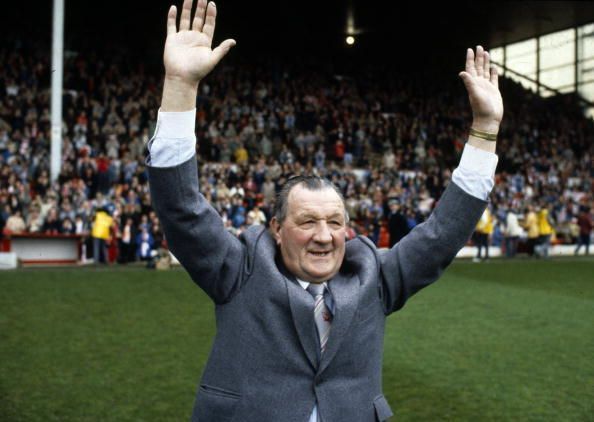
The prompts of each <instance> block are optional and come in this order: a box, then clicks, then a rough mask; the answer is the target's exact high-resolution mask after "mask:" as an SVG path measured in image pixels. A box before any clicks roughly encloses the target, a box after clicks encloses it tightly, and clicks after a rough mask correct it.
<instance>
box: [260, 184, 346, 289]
mask: <svg viewBox="0 0 594 422" xmlns="http://www.w3.org/2000/svg"><path fill="white" fill-rule="evenodd" d="M287 205H288V207H287V208H288V209H287V216H286V218H285V221H283V223H282V224H279V223H278V221H277V220H276V218H273V219H272V221H271V224H272V230H273V233H274V237H275V240H276V243H277V244H278V245H279V246H280V250H281V255H282V257H283V262H284V264H285V265H286V267H287V268H288V269H289V271H291V273H292V274H293V275H294V276H296V277H297V278H299V279H301V280H303V281H309V282H313V283H322V282H324V281H327V280H329V279H331V278H332V277H333V276H334V275H335V274H336V273H337V272H338V269H339V268H340V266H341V265H342V260H343V258H344V244H345V235H346V232H345V229H346V222H345V212H344V205H343V203H342V200H341V199H340V197H339V196H338V194H337V193H336V192H335V191H334V190H333V189H331V188H327V189H322V190H317V191H312V190H308V189H306V188H304V187H303V186H302V185H297V186H295V187H294V188H293V189H292V190H291V191H290V192H289V198H288V204H287Z"/></svg>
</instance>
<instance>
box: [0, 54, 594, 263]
mask: <svg viewBox="0 0 594 422" xmlns="http://www.w3.org/2000/svg"><path fill="white" fill-rule="evenodd" d="M0 63H2V65H1V67H0V93H1V95H0V231H1V233H2V236H3V237H4V238H10V236H11V235H13V234H19V233H45V234H49V235H52V234H53V235H55V234H76V235H80V236H82V237H83V239H85V243H84V245H85V247H84V252H83V254H84V256H85V258H89V259H90V258H92V257H93V249H94V248H93V242H92V236H91V234H92V227H93V224H94V222H95V220H96V218H97V215H99V213H100V212H101V211H102V212H103V214H105V213H107V214H109V216H110V217H112V218H113V224H112V226H111V233H110V236H108V237H109V240H108V241H107V246H108V250H107V253H106V255H107V256H106V259H105V260H106V261H108V262H114V261H118V262H121V263H128V262H132V261H137V260H145V261H147V263H148V265H153V257H154V256H155V255H157V254H158V252H157V251H158V250H160V249H162V248H166V240H165V239H164V238H163V234H162V232H161V230H160V227H159V222H158V220H157V218H156V216H155V213H154V212H153V211H152V208H151V202H150V194H149V190H148V184H147V179H146V172H145V164H144V146H145V144H146V142H147V141H148V140H149V138H150V136H151V134H152V133H153V131H154V129H155V125H156V112H157V109H158V107H159V101H160V92H161V87H160V75H159V74H152V73H151V72H150V71H149V70H147V69H146V68H145V67H144V66H143V65H142V64H139V63H133V62H132V61H131V60H129V58H127V56H126V54H125V52H122V53H118V54H113V55H109V56H107V55H101V56H98V55H95V54H93V53H87V52H81V53H79V54H75V55H71V56H69V57H68V59H67V61H66V64H65V78H64V85H65V87H66V91H65V92H64V123H65V126H64V143H63V150H62V159H63V162H62V172H61V175H60V178H59V180H58V181H57V182H56V183H54V184H52V183H50V179H49V157H48V154H49V139H50V124H49V79H50V72H51V69H50V65H49V55H48V54H47V52H46V51H44V50H42V49H40V48H39V47H37V46H35V45H28V44H24V43H19V44H18V45H16V46H15V45H12V46H10V47H3V48H2V49H0ZM328 68H329V67H324V66H320V69H328ZM501 84H502V91H503V94H504V95H503V96H504V101H505V107H506V113H505V119H504V122H503V127H502V130H501V132H500V137H499V138H500V140H499V145H498V153H499V157H500V159H499V166H498V171H497V176H496V178H497V180H496V186H495V189H494V191H493V193H492V195H491V201H492V202H491V205H490V208H491V212H492V214H493V216H494V217H495V223H494V226H495V227H494V231H493V235H492V243H493V244H494V245H498V246H503V245H504V244H505V242H503V239H504V237H506V236H510V235H509V233H508V231H507V228H506V220H507V215H508V213H509V212H510V211H512V212H514V214H517V215H518V217H519V225H520V226H523V229H524V230H521V232H520V233H521V234H520V235H519V236H518V237H519V238H520V245H519V248H518V251H519V252H531V250H529V248H528V247H527V245H528V242H525V241H524V239H525V238H526V232H525V230H527V227H526V226H525V222H526V218H525V217H526V214H527V209H528V207H532V208H534V209H536V210H539V209H544V208H546V209H548V210H550V217H551V222H552V224H553V228H554V238H553V242H556V243H566V244H573V243H576V241H577V239H578V237H579V236H580V226H578V217H579V215H580V213H581V214H582V215H587V216H590V217H589V218H590V221H591V212H592V209H593V207H592V205H593V197H592V192H593V186H592V181H593V173H592V157H593V152H594V142H593V139H594V123H593V121H592V120H590V119H587V118H585V117H584V115H583V112H582V109H581V108H580V105H579V101H578V100H577V98H576V97H574V96H572V95H564V96H559V97H553V98H548V99H543V98H541V97H539V96H537V95H535V94H533V93H531V92H530V91H527V90H525V89H524V88H522V87H521V86H520V85H519V84H517V83H515V82H512V81H510V80H506V79H504V80H502V83H501ZM466 101H467V100H466V98H465V97H464V92H463V89H462V86H461V85H460V82H459V81H458V80H456V79H455V78H450V79H449V82H445V81H444V80H434V79H433V82H431V83H427V79H426V78H419V79H418V80H415V79H411V78H399V77H398V76H397V75H395V74H394V73H393V71H392V69H388V68H379V67H373V68H369V69H363V70H362V71H360V72H358V73H356V74H349V75H345V74H341V75H339V74H336V73H334V72H331V71H320V70H319V69H317V70H315V69H312V68H310V67H308V66H305V65H302V64H298V63H294V64H290V63H288V62H286V61H283V62H282V64H280V63H279V64H277V65H275V66H268V65H266V66H264V65H262V64H258V63H247V64H234V65H228V64H227V65H225V66H222V67H221V69H220V70H219V71H218V72H216V73H215V74H213V75H211V76H209V78H208V79H207V80H205V81H203V83H202V84H201V87H200V95H199V98H198V99H197V120H196V134H197V137H198V139H199V151H198V153H199V157H200V163H201V165H200V182H201V189H202V192H203V193H204V195H205V196H206V197H207V198H208V199H209V201H210V202H211V203H212V205H213V206H214V207H215V208H216V209H217V210H218V211H219V213H220V214H221V217H222V219H223V220H224V222H225V225H226V227H227V228H228V229H229V231H231V232H233V233H235V234H237V235H239V234H240V233H241V232H242V231H243V230H244V229H245V228H246V227H247V226H249V225H251V224H266V222H267V221H269V219H270V212H271V209H272V205H273V201H274V195H275V193H276V191H277V190H278V187H279V186H280V185H282V184H283V182H284V181H285V180H286V179H287V178H288V177H290V176H291V175H294V174H303V173H316V174H320V175H323V176H326V177H328V178H329V179H331V180H332V181H333V182H335V183H336V184H337V185H338V186H339V187H340V188H341V190H342V191H343V193H344V197H345V199H346V204H347V209H348V212H349V214H350V216H351V220H352V223H351V226H350V227H349V233H350V236H354V235H355V234H364V235H367V236H369V237H370V238H371V239H373V241H374V242H376V244H378V246H380V247H387V246H389V245H390V244H391V243H390V242H391V240H390V239H392V243H393V241H394V239H395V238H397V237H399V236H400V234H401V233H400V232H401V231H405V232H406V231H408V230H410V229H411V228H413V227H414V226H415V225H417V224H419V223H420V222H422V221H423V220H424V219H425V218H426V217H427V215H428V214H429V213H430V212H431V210H432V209H433V207H434V206H435V204H436V202H437V201H438V200H439V197H440V195H441V193H442V192H443V190H444V187H445V185H446V184H447V183H448V181H449V180H450V177H451V169H452V168H453V167H454V166H455V165H456V163H457V160H458V157H459V154H460V152H461V149H462V147H463V143H464V139H465V138H466V136H467V133H466V131H467V129H468V127H467V126H468V122H470V120H471V117H470V116H469V109H468V107H467V104H466ZM394 204H395V205H397V206H393V205H394ZM396 220H398V221H399V222H400V223H398V224H396V223H395V221H396ZM507 224H508V225H509V223H507ZM399 231H400V232H399ZM400 237H401V236H400ZM97 244H98V243H95V246H96V245H97ZM3 245H5V243H3ZM95 251H96V248H95ZM159 254H160V255H162V253H159ZM99 256H100V255H98V254H97V253H95V258H97V257H99Z"/></svg>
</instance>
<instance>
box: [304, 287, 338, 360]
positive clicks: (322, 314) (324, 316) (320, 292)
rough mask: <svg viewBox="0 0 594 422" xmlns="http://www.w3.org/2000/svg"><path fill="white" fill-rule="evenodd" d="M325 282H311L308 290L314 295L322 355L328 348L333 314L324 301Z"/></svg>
mask: <svg viewBox="0 0 594 422" xmlns="http://www.w3.org/2000/svg"><path fill="white" fill-rule="evenodd" d="M325 289H326V286H325V285H324V284H314V283H309V286H308V287H307V291H308V292H309V293H310V294H311V295H312V296H313V297H314V302H315V305H314V320H315V322H316V328H317V329H318V336H319V337H320V352H321V353H320V355H321V354H323V353H324V350H325V349H326V343H327V342H328V337H329V336H330V325H331V323H332V314H331V313H330V310H329V309H328V307H327V306H326V303H325V302H324V291H325Z"/></svg>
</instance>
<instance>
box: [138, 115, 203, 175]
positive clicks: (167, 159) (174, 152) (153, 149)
mask: <svg viewBox="0 0 594 422" xmlns="http://www.w3.org/2000/svg"><path fill="white" fill-rule="evenodd" d="M195 126H196V109H193V110H190V111H182V112H171V111H167V112H164V111H159V115H158V117H157V127H156V129H155V134H154V135H153V137H152V139H151V140H150V141H149V143H148V150H149V157H148V158H147V164H149V165H151V166H153V167H173V166H177V165H179V164H182V163H184V162H186V161H188V160H189V159H190V158H192V157H193V156H194V154H195V152H196V133H195Z"/></svg>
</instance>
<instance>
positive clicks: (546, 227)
mask: <svg viewBox="0 0 594 422" xmlns="http://www.w3.org/2000/svg"><path fill="white" fill-rule="evenodd" d="M538 233H539V234H540V235H541V236H544V235H547V234H553V227H551V225H550V224H549V210H547V209H546V208H543V209H541V210H540V211H539V212H538Z"/></svg>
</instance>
